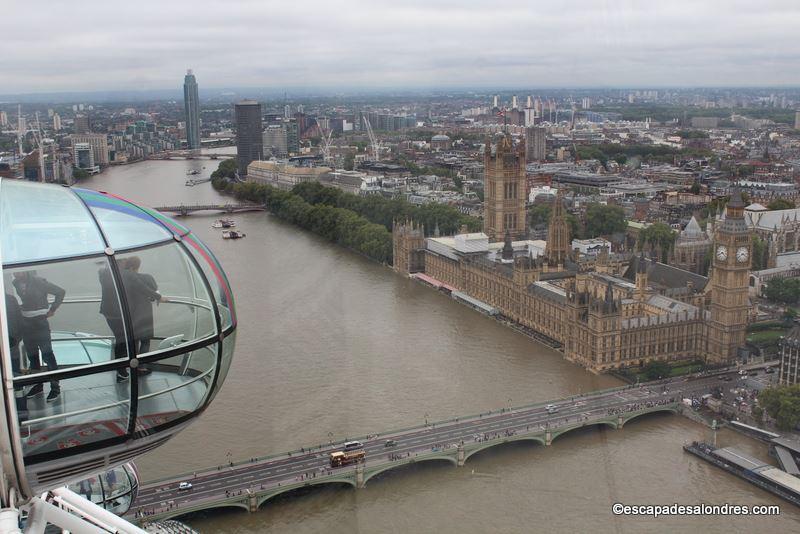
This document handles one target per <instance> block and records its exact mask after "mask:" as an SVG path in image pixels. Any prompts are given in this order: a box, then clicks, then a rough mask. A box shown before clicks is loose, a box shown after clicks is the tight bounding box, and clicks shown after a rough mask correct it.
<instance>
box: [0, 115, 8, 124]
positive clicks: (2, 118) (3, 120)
mask: <svg viewBox="0 0 800 534" xmlns="http://www.w3.org/2000/svg"><path fill="white" fill-rule="evenodd" d="M0 126H8V113H6V112H5V111H0Z"/></svg>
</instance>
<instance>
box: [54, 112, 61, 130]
mask: <svg viewBox="0 0 800 534" xmlns="http://www.w3.org/2000/svg"><path fill="white" fill-rule="evenodd" d="M60 129H61V116H60V115H59V114H58V113H53V130H55V131H59V130H60Z"/></svg>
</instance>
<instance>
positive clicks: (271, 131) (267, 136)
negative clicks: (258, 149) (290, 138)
mask: <svg viewBox="0 0 800 534" xmlns="http://www.w3.org/2000/svg"><path fill="white" fill-rule="evenodd" d="M263 137H264V157H265V158H270V157H278V158H285V157H286V156H287V155H289V150H288V148H287V147H288V145H287V137H286V127H285V126H284V125H283V124H270V125H269V126H267V128H266V129H265V130H264V136H263Z"/></svg>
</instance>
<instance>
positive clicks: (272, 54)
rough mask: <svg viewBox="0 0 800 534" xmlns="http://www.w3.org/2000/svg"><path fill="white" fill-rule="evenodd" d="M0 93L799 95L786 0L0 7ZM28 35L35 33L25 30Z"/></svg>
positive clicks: (320, 0) (793, 23)
mask: <svg viewBox="0 0 800 534" xmlns="http://www.w3.org/2000/svg"><path fill="white" fill-rule="evenodd" d="M2 14H3V21H4V24H3V39H2V41H0V73H2V77H1V79H2V84H1V86H0V93H14V92H39V91H48V92H50V91H70V90H101V89H131V88H139V89H161V88H169V87H175V86H178V85H180V83H181V78H182V74H183V71H184V69H185V68H187V67H191V68H194V69H195V72H196V73H197V75H198V81H199V83H200V84H201V86H204V87H207V88H210V87H224V86H239V87H241V86H263V87H277V88H279V87H281V86H284V85H291V86H307V87H319V86H354V85H357V86H362V87H370V86H375V87H385V86H387V85H391V84H396V85H401V86H403V87H410V86H430V85H443V86H444V85H448V86H454V85H463V86H469V85H496V86H504V85H514V86H521V85H529V86H548V85H549V86H565V85H605V86H608V85H617V86H619V85H627V86H631V85H636V86H647V85H665V84H668V85H725V84H731V85H736V84H742V83H755V82H757V83H759V84H764V85H770V84H784V85H789V84H790V85H797V84H800V69H798V66H800V65H798V57H800V47H799V46H798V44H797V39H796V37H795V35H796V33H797V29H796V27H797V21H798V20H800V3H798V2H797V1H796V0H789V1H781V0H774V1H770V0H766V1H759V2H752V1H743V0H733V1H713V0H707V1H697V0H671V1H668V2H642V1H639V0H618V1H610V0H606V1H597V0H565V1H560V2H552V1H548V2H544V1H521V0H508V1H506V2H502V3H493V2H486V1H485V0H483V1H475V0H458V1H456V0H332V1H325V0H295V1H294V2H285V1H274V0H262V1H253V0H249V1H233V2H228V1H226V2H220V1H202V0H194V1H187V0H168V1H159V2H155V1H152V0H139V1H136V2H130V1H125V2H120V1H108V0H103V1H100V0H81V1H80V2H42V1H40V2H32V1H30V0H28V1H20V0H7V1H6V2H4V4H3V7H2ZM32 20H35V21H36V27H37V29H38V31H32V28H31V21H32Z"/></svg>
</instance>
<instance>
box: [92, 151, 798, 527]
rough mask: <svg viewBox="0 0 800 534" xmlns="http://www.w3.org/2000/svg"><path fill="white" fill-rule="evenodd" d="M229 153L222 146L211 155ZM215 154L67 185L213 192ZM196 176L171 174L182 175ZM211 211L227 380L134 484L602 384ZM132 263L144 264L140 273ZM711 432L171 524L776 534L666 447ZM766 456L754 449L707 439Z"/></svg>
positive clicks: (526, 459)
mask: <svg viewBox="0 0 800 534" xmlns="http://www.w3.org/2000/svg"><path fill="white" fill-rule="evenodd" d="M226 150H230V149H226ZM217 165H218V161H213V160H191V161H183V160H179V161H148V162H142V163H136V164H132V165H127V166H121V167H113V168H110V169H108V170H106V171H105V172H103V173H102V174H100V175H97V176H94V177H91V178H90V179H88V180H87V181H85V182H83V183H82V184H81V186H82V187H89V188H94V189H99V190H104V191H109V192H112V193H115V194H118V195H121V196H124V197H127V198H129V199H131V200H133V201H135V202H139V203H142V204H145V205H149V206H154V207H155V206H158V205H167V204H176V203H182V202H183V203H186V204H195V203H201V202H203V203H205V202H225V201H229V200H230V199H229V198H226V197H223V196H221V195H219V194H218V193H216V192H215V191H213V189H212V188H211V185H210V184H209V183H205V184H201V185H198V186H195V187H186V186H185V185H184V182H185V181H186V179H187V178H188V177H191V178H195V179H202V178H205V177H208V176H209V175H210V173H211V171H212V170H214V169H216V167H217ZM192 169H196V170H199V171H200V174H198V175H194V176H188V177H187V174H186V173H187V171H189V170H192ZM217 217H219V215H215V214H206V215H199V214H195V215H191V216H189V217H185V218H183V219H182V222H183V223H184V224H187V225H188V226H189V227H191V228H192V229H193V231H194V232H196V233H197V235H198V236H200V238H201V239H203V240H204V241H205V242H206V243H207V244H208V245H209V246H210V247H211V249H212V250H213V251H214V252H215V253H216V255H217V256H218V257H219V259H220V261H221V262H222V264H223V266H224V267H225V270H226V271H227V273H228V276H229V277H230V280H231V283H232V285H233V288H234V292H235V296H236V304H237V309H238V316H239V320H240V325H239V333H238V338H237V350H236V355H235V358H234V362H233V365H232V367H231V370H230V373H229V374H228V377H227V381H226V383H225V385H224V387H223V388H222V391H221V392H220V394H219V395H218V396H217V398H216V400H215V401H214V403H213V404H212V405H211V407H210V408H209V409H208V410H207V412H206V413H205V414H204V415H203V416H202V417H201V418H200V419H199V420H198V421H196V422H195V423H194V424H193V425H191V426H190V427H189V428H188V429H187V430H185V431H184V432H182V433H180V434H179V435H178V436H176V437H175V438H174V439H172V441H170V442H169V443H167V444H166V445H164V446H162V447H160V448H158V449H156V450H155V451H153V452H151V453H149V454H148V455H146V456H144V457H142V458H141V459H139V460H138V461H137V465H138V466H139V467H140V470H141V475H142V479H143V480H144V481H146V480H148V479H151V478H157V477H162V476H166V475H169V474H173V473H181V472H187V471H191V470H193V469H196V468H200V467H204V466H209V465H218V464H224V463H226V462H227V461H228V460H229V459H232V460H234V461H235V460H240V459H246V458H250V457H254V456H262V455H268V454H274V453H278V452H282V451H286V450H292V449H296V448H298V447H300V446H305V445H310V444H319V443H324V442H327V441H328V439H329V436H333V439H337V440H338V439H343V438H345V437H354V436H360V435H365V434H370V433H381V432H385V431H388V430H392V429H396V428H405V427H408V426H413V425H417V424H423V422H424V420H425V418H426V416H427V417H428V419H429V420H432V421H435V420H438V419H447V418H450V417H453V416H456V415H465V414H472V413H477V412H481V411H487V410H490V409H500V408H503V407H507V406H508V405H509V404H513V405H521V404H527V403H531V402H536V401H544V400H548V399H554V398H558V397H563V396H569V395H573V394H577V393H580V392H585V391H590V390H595V389H602V388H607V387H611V386H614V385H617V384H619V382H618V381H617V380H615V379H613V378H611V377H608V376H596V375H593V374H591V373H589V372H587V371H584V370H583V369H581V368H579V367H577V366H575V365H572V364H570V363H568V362H566V361H565V360H563V359H562V357H561V355H560V354H559V353H558V352H555V351H553V350H551V349H549V348H547V347H545V346H542V345H540V344H538V343H536V342H534V341H532V340H531V339H529V338H527V337H524V336H523V335H520V334H517V333H515V332H513V331H511V330H510V329H508V328H505V327H503V326H502V325H500V324H498V323H497V322H496V321H494V320H493V319H491V318H488V317H485V316H483V315H481V314H479V313H477V312H475V311H473V310H471V309H468V308H466V307H465V306H462V305H460V304H458V303H456V302H455V301H453V300H451V299H450V298H448V297H446V296H445V295H443V294H440V293H437V292H435V291H433V290H431V289H428V288H425V287H422V286H421V285H419V284H417V283H415V282H412V281H410V280H408V279H405V278H403V277H401V276H399V275H396V274H395V273H394V272H392V271H391V270H390V269H388V268H386V267H385V266H382V265H378V264H375V263H373V262H371V261H369V260H367V259H365V258H363V257H361V256H358V255H356V254H353V253H351V252H349V251H347V250H344V249H342V248H340V247H338V246H336V245H333V244H331V243H328V242H326V241H324V240H322V239H320V238H318V237H317V236H315V235H312V234H310V233H307V232H305V231H302V230H299V229H297V228H295V227H293V226H290V225H287V224H284V223H282V222H280V221H278V220H276V219H275V218H274V217H272V216H271V215H270V214H268V213H247V214H241V215H234V216H233V218H234V219H235V220H236V223H237V229H238V230H240V231H243V232H244V233H245V234H247V237H246V238H245V239H242V240H236V241H223V240H222V237H221V231H220V230H215V229H212V228H211V223H212V222H213V220H214V219H216V218H217ZM142 269H143V270H145V271H146V266H144V265H143V266H142ZM696 439H710V431H709V430H707V429H706V428H704V427H702V426H700V425H698V424H695V423H693V422H690V421H689V420H687V419H685V418H683V417H680V416H673V415H666V414H663V415H653V416H649V417H644V418H641V419H639V420H636V421H633V422H631V423H630V424H629V425H628V426H626V427H625V428H624V429H623V430H619V431H615V430H610V429H603V428H594V427H590V428H588V429H586V430H582V431H576V432H573V433H570V434H567V435H565V436H563V437H560V438H558V439H557V440H556V441H555V442H554V443H553V445H552V446H550V447H542V446H538V445H534V444H532V443H530V442H522V443H517V444H509V445H505V446H501V447H496V448H493V449H489V450H487V451H484V452H482V453H479V454H478V455H476V456H474V457H473V458H471V459H470V460H469V461H468V462H467V464H466V466H465V467H463V468H458V469H457V468H454V467H452V465H451V464H449V463H444V462H442V463H436V462H427V463H423V464H420V465H417V466H412V467H406V468H401V469H399V470H396V471H391V472H388V473H385V474H384V475H382V476H379V477H378V478H376V479H373V480H371V481H370V482H369V483H368V484H367V486H366V487H365V488H364V489H360V490H354V489H352V488H350V487H345V486H322V487H315V488H313V489H310V490H303V491H299V492H295V493H293V494H290V495H284V496H281V497H278V498H276V499H275V500H270V501H267V503H266V504H264V506H263V507H262V509H261V510H260V512H259V513H256V514H248V513H246V512H244V511H242V510H241V509H230V510H226V509H223V510H215V511H209V512H204V513H200V514H196V515H193V516H191V517H188V518H184V519H185V521H186V522H187V523H189V524H190V525H192V526H193V527H194V528H196V529H197V530H199V531H201V532H236V533H256V532H264V531H269V532H287V533H289V532H291V533H306V532H309V533H310V532H326V533H327V532H330V533H338V532H363V533H373V532H375V533H384V532H385V533H389V532H459V533H467V532H534V531H550V532H588V531H593V532H623V533H627V532H666V531H675V530H678V531H703V532H719V533H723V532H724V533H731V532H747V533H752V532H764V531H767V530H769V531H783V532H789V531H791V530H794V529H796V528H797V525H798V523H797V521H798V519H800V513H799V512H798V510H797V509H795V508H794V507H792V506H791V505H789V504H787V503H784V502H783V501H781V500H779V499H778V498H776V497H773V496H772V495H770V494H768V493H766V492H763V491H761V490H759V489H757V488H755V487H753V486H751V485H749V484H748V483H746V482H743V481H741V480H740V479H738V478H735V477H733V476H732V475H729V474H727V473H725V472H723V471H721V470H720V469H718V468H716V467H714V466H711V465H709V464H707V463H704V462H703V461H701V460H699V459H698V458H696V457H694V456H691V455H688V454H686V453H684V452H683V450H682V448H681V446H682V445H683V443H685V442H687V441H691V440H696ZM718 439H719V444H720V445H721V446H727V445H733V446H736V447H738V448H740V449H741V450H743V451H744V452H747V453H750V454H752V455H755V456H758V457H761V458H762V459H767V458H768V457H767V455H766V446H765V445H763V444H760V443H758V442H755V441H753V440H750V439H748V438H745V437H743V436H741V435H738V434H736V433H733V432H730V431H722V432H720V433H719V436H718ZM617 502H620V503H624V504H672V503H680V504H697V503H701V502H704V503H732V504H748V505H752V504H779V505H780V506H781V512H782V513H781V515H780V516H779V517H733V516H729V517H661V518H658V519H652V518H646V517H620V516H614V515H613V514H612V512H611V506H612V504H614V503H617Z"/></svg>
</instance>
